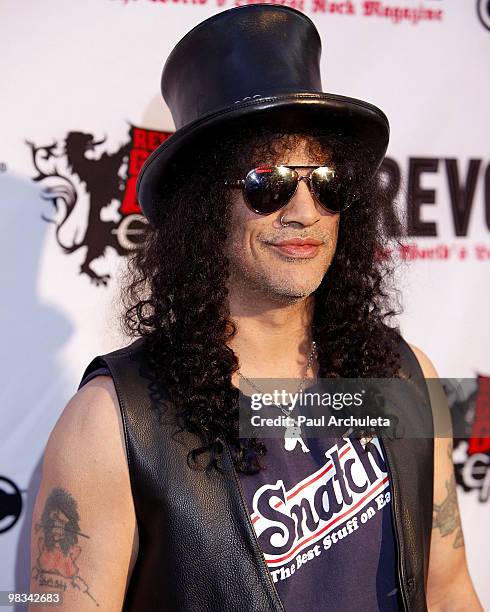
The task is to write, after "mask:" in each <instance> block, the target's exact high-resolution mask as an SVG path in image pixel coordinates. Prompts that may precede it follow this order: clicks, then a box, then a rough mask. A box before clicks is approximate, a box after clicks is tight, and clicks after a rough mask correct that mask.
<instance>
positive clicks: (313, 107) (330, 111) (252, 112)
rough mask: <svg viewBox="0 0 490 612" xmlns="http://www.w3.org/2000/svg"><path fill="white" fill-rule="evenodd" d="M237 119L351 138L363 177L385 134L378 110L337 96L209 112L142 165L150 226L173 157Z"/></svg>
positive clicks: (380, 152) (374, 165)
mask: <svg viewBox="0 0 490 612" xmlns="http://www.w3.org/2000/svg"><path fill="white" fill-rule="evenodd" d="M239 120H245V121H247V120H250V121H252V120H253V121H258V122H259V123H262V124H263V125H266V126H267V127H277V128H281V129H285V130H291V131H299V130H301V128H302V127H306V126H309V127H311V126H319V127H321V129H322V131H325V130H326V131H330V130H331V131H332V133H333V134H339V135H344V136H349V137H352V138H353V139H354V140H355V142H356V145H357V147H360V148H361V149H365V151H366V155H365V156H357V157H359V158H363V165H364V172H367V173H368V174H369V173H370V174H374V172H376V170H377V169H378V167H379V165H380V164H381V162H382V161H383V158H384V156H385V153H386V149H387V147H388V142H389V136H390V127H389V122H388V119H387V117H386V115H385V114H384V113H383V111H382V110H381V109H379V108H378V107H376V106H374V105H373V104H370V103H368V102H365V101H364V100H358V99H356V98H350V97H347V96H340V95H337V94H329V93H320V92H318V93H317V92H304V93H295V94H291V93H289V94H283V95H276V96H269V97H266V98H255V99H253V100H247V101H243V102H239V103H236V104H235V105H234V106H231V107H230V106H227V107H226V108H223V109H219V110H217V111H213V112H212V113H208V114H207V115H203V116H202V117H200V118H199V119H197V120H196V121H193V122H191V123H189V124H187V125H185V126H183V127H182V128H180V129H178V130H176V131H175V132H174V133H173V134H172V135H171V136H169V138H167V140H165V141H164V142H163V143H162V144H161V145H160V146H159V147H158V148H156V149H155V150H154V151H153V152H152V153H151V155H150V156H149V157H148V158H147V159H146V161H145V163H144V164H143V166H142V168H141V170H140V172H139V175H138V180H137V182H136V192H137V196H138V201H139V204H140V206H141V209H142V211H143V213H144V215H145V217H146V218H147V219H148V221H149V222H150V223H152V222H153V221H154V219H155V216H156V210H157V208H158V206H159V205H160V194H161V185H162V183H164V181H165V172H166V170H167V169H168V166H169V165H170V162H171V161H172V159H173V157H174V156H175V155H176V154H177V153H178V152H179V153H181V152H183V151H184V149H186V148H187V147H188V146H189V145H190V144H192V143H193V142H194V141H195V139H196V138H197V137H199V136H203V135H204V134H205V132H207V131H208V130H211V129H213V128H214V129H216V128H218V127H221V126H224V125H225V124H229V123H230V122H237V123H238V121H239ZM212 142H213V141H212V140H211V141H210V143H212ZM354 171H355V168H354Z"/></svg>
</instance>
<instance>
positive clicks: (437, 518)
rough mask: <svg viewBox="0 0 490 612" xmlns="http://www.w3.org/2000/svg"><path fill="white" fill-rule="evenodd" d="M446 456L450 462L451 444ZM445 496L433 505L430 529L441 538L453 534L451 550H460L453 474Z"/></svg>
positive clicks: (462, 541) (460, 536)
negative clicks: (437, 531) (438, 533)
mask: <svg viewBox="0 0 490 612" xmlns="http://www.w3.org/2000/svg"><path fill="white" fill-rule="evenodd" d="M447 453H448V456H449V457H450V458H451V460H452V442H450V443H449V445H448V448H447ZM446 491H447V495H446V497H445V499H444V500H443V501H442V502H441V503H440V504H436V503H434V508H433V512H432V529H439V531H440V533H441V535H442V537H445V536H448V535H450V534H452V533H455V536H454V540H453V548H460V547H461V546H463V545H464V539H463V530H462V527H461V519H460V516H459V511H458V497H457V494H456V480H455V478H454V473H452V474H451V476H450V478H449V479H448V480H446Z"/></svg>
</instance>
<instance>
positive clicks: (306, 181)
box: [278, 174, 322, 227]
mask: <svg viewBox="0 0 490 612" xmlns="http://www.w3.org/2000/svg"><path fill="white" fill-rule="evenodd" d="M283 215H285V217H286V219H285V221H287V223H288V225H289V226H293V225H294V224H298V225H301V226H304V227H305V226H310V225H313V224H314V223H316V222H317V221H318V220H319V219H320V217H321V216H322V209H321V207H320V205H319V204H318V203H317V202H316V200H315V198H314V197H313V194H312V193H311V191H310V177H309V175H307V174H305V175H302V176H300V177H299V181H298V186H297V188H296V191H295V193H294V195H293V197H292V198H291V200H289V202H288V203H287V205H286V206H285V207H284V208H281V210H280V211H279V216H278V221H279V219H280V218H281V217H282V216H283Z"/></svg>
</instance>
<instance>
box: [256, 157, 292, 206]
mask: <svg viewBox="0 0 490 612" xmlns="http://www.w3.org/2000/svg"><path fill="white" fill-rule="evenodd" d="M295 188H296V176H295V172H294V171H293V170H291V169H290V168H285V167H284V166H260V167H258V168H255V169H254V170H251V171H250V172H249V173H248V174H247V176H246V178H245V197H246V198H247V200H248V203H249V204H250V206H251V207H252V208H253V209H254V210H255V211H256V212H258V213H260V214H270V213H273V212H275V211H276V210H279V209H280V208H282V206H284V205H285V204H286V203H287V202H288V201H289V200H290V199H291V197H292V196H293V194H294V190H295Z"/></svg>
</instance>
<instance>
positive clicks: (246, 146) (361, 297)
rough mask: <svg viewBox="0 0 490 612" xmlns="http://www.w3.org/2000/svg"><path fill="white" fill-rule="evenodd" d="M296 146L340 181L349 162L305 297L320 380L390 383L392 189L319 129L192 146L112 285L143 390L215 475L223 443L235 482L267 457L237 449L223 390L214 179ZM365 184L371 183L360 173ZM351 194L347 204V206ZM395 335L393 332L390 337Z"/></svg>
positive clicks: (359, 150)
mask: <svg viewBox="0 0 490 612" xmlns="http://www.w3.org/2000/svg"><path fill="white" fill-rule="evenodd" d="M298 138H303V139H306V142H307V144H308V147H309V149H308V150H309V153H311V154H312V155H314V156H315V158H318V159H324V158H326V156H327V155H329V156H330V159H331V158H332V157H333V159H334V162H335V166H336V168H337V169H338V170H339V172H340V174H341V175H342V172H343V171H345V172H347V171H348V168H352V161H353V160H355V162H356V166H355V167H356V172H355V174H354V176H353V180H352V184H351V187H350V191H349V192H348V193H347V192H346V197H353V198H354V197H355V200H354V201H353V203H352V204H351V206H350V207H349V208H347V209H346V210H345V211H344V212H342V213H340V224H339V231H338V240H337V247H336V252H335V255H334V258H333V260H332V263H331V265H330V267H329V268H328V271H327V272H326V273H325V275H324V277H323V279H322V282H321V284H320V286H319V287H318V288H317V290H316V291H315V305H314V314H313V322H312V335H313V339H314V340H316V342H317V347H318V361H319V376H320V377H352V378H353V377H392V376H396V373H397V372H398V370H399V368H400V361H399V358H400V356H399V354H398V352H397V350H396V349H397V338H396V335H395V334H393V333H392V330H393V329H394V328H393V327H390V326H389V325H388V321H389V320H390V319H391V318H392V317H394V316H396V315H398V314H399V312H400V310H396V306H397V305H398V300H397V299H395V298H396V294H398V292H397V290H396V289H394V287H393V283H392V282H390V281H391V279H392V276H393V272H394V267H393V264H392V262H391V260H390V258H389V257H386V256H385V254H386V251H385V249H386V247H388V241H389V240H392V239H395V240H397V237H398V236H400V235H401V221H400V219H399V217H398V216H397V214H396V213H395V211H394V206H393V202H392V200H393V196H394V194H393V193H392V191H393V190H392V188H391V187H390V184H389V182H387V181H386V180H383V166H381V167H380V169H379V170H378V172H377V173H376V174H375V175H374V177H373V176H369V174H368V169H367V168H366V164H365V163H363V162H364V161H365V160H369V151H368V150H366V149H365V147H361V146H360V143H359V142H357V141H356V140H355V139H354V138H353V137H351V136H343V135H342V134H340V133H332V130H331V128H322V127H321V125H312V126H304V127H303V128H302V129H301V130H297V131H295V130H292V129H291V128H289V127H288V129H287V130H285V129H282V130H281V129H280V128H279V127H276V126H275V127H264V126H260V125H254V124H253V123H251V122H250V121H249V122H248V123H247V124H245V123H243V124H241V123H238V122H237V123H236V124H234V125H233V126H232V127H226V128H222V129H219V130H215V131H214V132H213V133H212V136H211V137H209V136H208V137H207V138H206V137H204V136H203V137H202V138H201V139H199V140H198V141H197V142H195V143H194V144H193V146H192V151H191V153H190V154H189V151H183V152H181V153H180V154H179V155H177V156H176V157H175V159H174V161H173V165H172V169H171V172H170V173H169V174H168V175H167V177H168V178H166V180H165V183H164V184H162V185H161V193H160V200H161V206H160V207H159V211H158V214H157V219H156V222H155V224H154V225H147V227H146V230H145V236H144V240H143V243H142V248H140V249H138V250H136V251H135V252H134V253H133V254H132V255H131V257H130V258H129V262H128V267H127V271H126V274H125V278H124V282H123V284H122V288H121V290H122V292H121V299H122V302H123V305H124V315H123V318H122V329H123V331H124V332H125V333H127V334H128V335H129V336H130V337H144V338H145V346H146V351H147V359H148V363H149V364H150V368H151V370H152V372H153V375H154V377H155V380H156V381H157V383H158V384H159V385H161V388H164V389H165V391H166V393H167V394H168V397H170V398H171V402H172V404H173V405H174V406H175V407H176V409H177V410H176V413H177V418H178V420H179V423H180V428H181V430H182V429H184V428H185V429H186V430H188V431H190V432H193V433H195V434H197V436H198V438H199V439H200V440H201V446H199V447H198V448H194V449H192V450H191V451H190V452H189V455H188V463H189V465H190V466H193V467H194V466H196V465H197V464H198V462H197V458H198V456H199V455H201V454H204V456H208V457H209V461H208V463H207V465H206V469H207V468H210V467H212V466H214V467H216V468H217V469H220V468H219V461H218V460H219V458H220V456H221V455H222V453H223V452H224V448H223V440H225V439H226V440H227V441H229V442H231V443H232V445H233V448H234V450H235V453H234V459H233V460H234V463H235V467H236V469H237V470H238V471H239V472H242V473H246V474H252V473H256V472H257V471H259V470H261V469H262V468H263V464H262V462H261V457H263V456H264V454H265V453H266V451H267V448H266V446H265V444H264V443H263V442H262V441H261V440H258V439H240V438H238V433H237V432H238V400H239V391H238V389H237V388H236V387H234V386H233V385H232V384H231V380H232V375H233V373H234V372H236V371H237V370H238V368H239V364H238V360H237V357H236V355H235V354H234V352H233V351H232V349H231V348H230V347H229V346H228V345H227V343H228V342H229V341H230V339H231V338H233V336H234V335H235V334H236V333H237V329H236V325H235V324H234V322H233V321H232V320H231V319H230V313H229V308H228V300H227V298H228V293H227V278H228V270H229V268H228V260H227V257H226V256H225V253H224V248H223V247H224V245H225V242H226V240H227V237H228V235H229V230H230V219H231V214H230V213H231V206H232V199H231V192H230V190H229V189H227V188H226V187H225V186H224V185H223V181H224V180H225V179H236V178H237V177H238V178H239V177H242V176H244V175H245V173H246V172H247V171H248V170H249V169H250V168H253V167H256V166H257V165H260V164H262V163H274V162H279V161H280V160H281V154H282V152H283V151H284V150H285V149H284V148H285V147H288V146H289V145H290V144H291V143H294V142H295V141H296V139H298ZM371 174H372V172H371ZM353 194H356V196H354V195H353ZM395 329H398V328H395Z"/></svg>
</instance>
